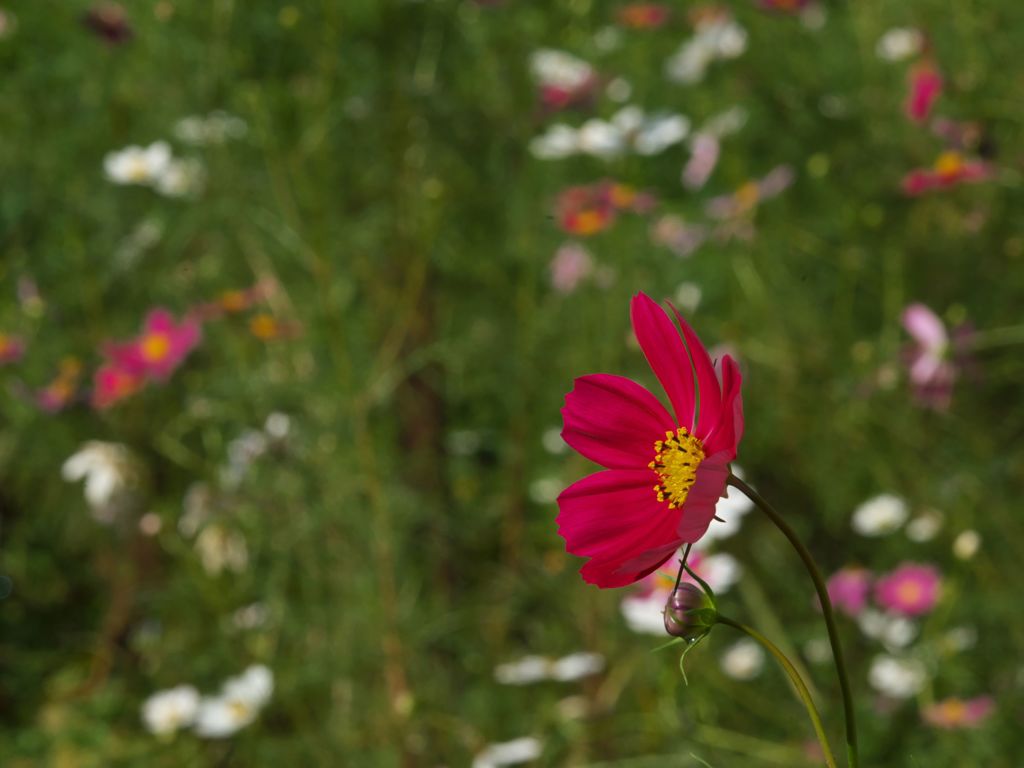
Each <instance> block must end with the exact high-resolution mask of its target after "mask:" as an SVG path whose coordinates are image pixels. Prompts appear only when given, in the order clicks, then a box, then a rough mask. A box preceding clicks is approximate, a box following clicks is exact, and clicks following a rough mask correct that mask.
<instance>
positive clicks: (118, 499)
mask: <svg viewBox="0 0 1024 768" xmlns="http://www.w3.org/2000/svg"><path fill="white" fill-rule="evenodd" d="M140 471H141V468H140V466H139V463H138V461H137V460H136V459H135V457H134V455H133V454H132V452H131V451H130V450H128V448H127V447H125V446H123V445H121V444H119V443H106V442H103V441H101V440H90V441H89V442H87V443H85V444H83V445H82V447H81V448H79V449H78V451H76V452H75V453H74V454H73V455H72V456H71V457H70V458H68V460H67V461H65V462H64V465H63V466H62V467H61V475H62V476H63V478H64V479H65V480H67V481H68V482H71V483H74V482H78V481H79V480H85V500H86V502H87V503H88V504H89V509H90V511H91V512H92V516H93V517H94V518H95V519H96V520H97V521H98V522H101V523H105V524H110V523H113V522H114V521H115V520H117V519H118V518H119V517H121V516H122V515H123V514H124V513H125V512H127V511H128V509H129V508H130V507H131V506H132V505H133V503H134V502H135V501H136V500H137V499H138V495H137V493H136V491H137V486H138V483H139V479H140Z"/></svg>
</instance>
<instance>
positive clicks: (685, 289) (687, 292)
mask: <svg viewBox="0 0 1024 768" xmlns="http://www.w3.org/2000/svg"><path fill="white" fill-rule="evenodd" d="M701 295H702V291H701V289H700V286H699V285H697V284H696V283H689V282H687V283H680V284H679V285H677V286H676V293H675V297H674V298H675V300H676V304H678V305H679V308H680V309H682V310H685V311H686V313H687V314H691V315H692V314H693V313H694V312H696V311H697V307H699V306H700V299H701ZM736 495H737V496H739V495H741V494H738V493H737V494H736ZM719 504H721V502H719Z"/></svg>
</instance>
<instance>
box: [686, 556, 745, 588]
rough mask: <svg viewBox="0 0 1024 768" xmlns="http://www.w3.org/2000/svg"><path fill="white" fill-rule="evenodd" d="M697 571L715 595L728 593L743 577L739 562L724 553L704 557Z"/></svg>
mask: <svg viewBox="0 0 1024 768" xmlns="http://www.w3.org/2000/svg"><path fill="white" fill-rule="evenodd" d="M697 571H698V573H699V575H700V577H701V578H702V579H704V581H706V582H707V583H708V584H710V585H711V588H712V589H713V590H715V592H717V593H723V592H728V591H729V589H730V588H731V587H732V586H733V585H734V584H735V583H736V582H737V581H739V580H740V577H741V576H742V575H743V566H741V565H740V563H739V560H737V559H736V558H735V557H733V556H732V555H730V554H727V553H725V552H718V553H716V554H713V555H705V556H704V557H703V558H701V561H700V565H699V566H698V568H697Z"/></svg>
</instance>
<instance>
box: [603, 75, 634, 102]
mask: <svg viewBox="0 0 1024 768" xmlns="http://www.w3.org/2000/svg"><path fill="white" fill-rule="evenodd" d="M604 92H605V93H606V94H607V95H608V98H609V99H611V100H612V101H618V102H623V101H628V100H629V97H630V96H632V95H633V86H631V85H630V84H629V81H628V80H626V79H624V78H621V77H616V78H615V79H614V80H612V81H611V82H609V83H608V85H607V86H605V89H604Z"/></svg>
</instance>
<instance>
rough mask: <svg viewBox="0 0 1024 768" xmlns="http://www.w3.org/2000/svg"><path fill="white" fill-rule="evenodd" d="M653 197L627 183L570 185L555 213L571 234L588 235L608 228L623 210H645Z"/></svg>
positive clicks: (560, 196)
mask: <svg viewBox="0 0 1024 768" xmlns="http://www.w3.org/2000/svg"><path fill="white" fill-rule="evenodd" d="M653 207H654V198H653V197H652V196H651V195H650V194H648V193H646V192H638V191H637V190H636V189H635V188H633V187H631V186H629V185H627V184H619V183H618V182H615V181H610V180H604V181H599V182H597V183H596V184H589V185H587V186H579V187H569V188H568V189H566V190H564V191H563V192H562V193H561V194H560V195H559V196H558V201H557V203H556V204H555V212H556V215H557V217H558V223H559V226H561V227H562V229H564V230H565V231H566V232H568V233H569V234H572V235H580V236H583V237H586V236H588V235H595V234H597V233H598V232H603V231H604V230H606V229H608V228H609V227H610V226H611V225H612V224H613V223H614V221H615V218H616V216H617V215H618V214H619V213H620V212H622V211H631V212H633V213H646V212H648V211H650V210H651V209H652V208H653Z"/></svg>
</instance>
